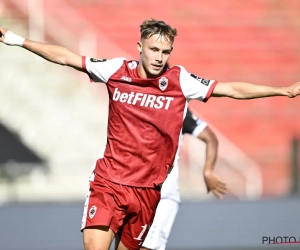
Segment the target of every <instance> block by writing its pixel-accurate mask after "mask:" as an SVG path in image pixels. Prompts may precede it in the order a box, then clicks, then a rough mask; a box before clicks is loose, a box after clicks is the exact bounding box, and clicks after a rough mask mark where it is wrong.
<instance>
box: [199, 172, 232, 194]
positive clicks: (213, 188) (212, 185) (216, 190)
mask: <svg viewBox="0 0 300 250" xmlns="http://www.w3.org/2000/svg"><path fill="white" fill-rule="evenodd" d="M203 177H204V181H205V185H206V188H207V192H208V193H209V192H212V193H213V194H214V195H215V196H216V197H217V198H219V199H222V198H223V195H224V194H225V193H226V192H227V188H226V184H225V183H223V182H221V181H219V179H218V178H217V177H216V176H215V175H214V174H213V172H212V171H204V173H203Z"/></svg>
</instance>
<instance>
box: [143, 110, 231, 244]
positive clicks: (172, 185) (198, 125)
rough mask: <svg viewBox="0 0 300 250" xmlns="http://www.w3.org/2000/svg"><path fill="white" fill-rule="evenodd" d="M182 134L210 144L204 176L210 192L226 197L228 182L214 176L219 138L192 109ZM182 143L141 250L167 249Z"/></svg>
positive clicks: (175, 209) (177, 195) (175, 207)
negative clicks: (225, 182) (226, 183)
mask: <svg viewBox="0 0 300 250" xmlns="http://www.w3.org/2000/svg"><path fill="white" fill-rule="evenodd" d="M182 134H183V135H184V134H190V135H192V136H194V137H196V138H198V139H200V140H202V141H203V142H205V143H206V159H205V165H204V169H203V177H204V180H205V184H206V188H207V191H208V192H210V191H211V192H212V193H213V194H214V195H215V196H216V197H218V198H222V196H223V195H224V194H225V192H226V185H225V184H224V183H223V182H221V181H219V180H218V178H217V177H216V176H215V175H214V173H213V169H214V165H215V162H216V159H217V152H218V139H217V137H216V135H215V133H214V132H213V131H212V130H211V129H210V128H209V126H208V125H207V123H206V122H204V121H202V120H200V119H199V118H197V117H196V116H195V115H194V114H192V113H191V111H190V110H189V109H188V110H187V113H186V117H185V119H184V123H183V127H182ZM179 155H180V145H179V148H178V151H177V154H176V157H175V162H174V166H173V169H172V171H171V172H170V173H169V174H168V177H167V179H166V180H165V182H164V183H163V185H162V189H161V199H160V202H159V204H158V206H157V209H156V213H155V217H154V221H153V223H152V225H151V227H150V230H149V232H148V234H147V236H146V239H145V241H144V242H143V244H142V248H141V249H144V250H146V249H149V250H164V249H166V244H167V241H168V238H169V235H170V232H171V229H172V226H173V223H174V221H175V218H176V215H177V212H178V209H179V203H180V193H179V167H178V161H179Z"/></svg>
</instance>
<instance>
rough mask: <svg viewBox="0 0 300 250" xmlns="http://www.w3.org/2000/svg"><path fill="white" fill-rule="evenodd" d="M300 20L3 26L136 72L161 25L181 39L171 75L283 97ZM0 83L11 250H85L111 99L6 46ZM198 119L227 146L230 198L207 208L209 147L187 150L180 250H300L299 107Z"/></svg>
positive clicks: (4, 237) (7, 17)
mask: <svg viewBox="0 0 300 250" xmlns="http://www.w3.org/2000/svg"><path fill="white" fill-rule="evenodd" d="M299 16H300V1H299V0H289V1H282V0H245V1H241V0H227V1H221V0H210V1H208V0H202V1H200V0H189V1H179V0H165V1H157V0H153V1H138V0H127V1H120V0H110V1H103V0H85V1H80V0H1V2H0V25H1V26H3V27H7V28H9V29H11V30H12V31H14V32H15V33H17V34H20V35H22V36H24V37H26V38H29V39H32V40H38V41H42V42H47V43H53V44H60V45H63V46H66V47H68V48H69V49H71V50H73V51H74V52H76V53H79V54H81V55H86V56H90V57H96V58H108V59H109V58H113V57H120V56H124V57H126V58H127V59H138V52H137V50H136V42H137V41H138V40H139V36H140V33H139V25H140V24H141V23H142V22H143V21H144V20H145V19H148V18H155V19H160V20H164V21H166V22H167V23H169V24H170V25H171V26H173V27H176V28H177V30H178V34H179V35H178V37H177V38H176V41H175V44H174V51H173V52H172V56H171V60H170V64H171V65H177V64H180V65H183V66H184V67H185V68H186V69H187V70H188V71H189V72H192V73H194V74H196V75H198V76H200V77H203V78H210V79H216V80H218V81H245V82H252V83H257V84H266V85H272V86H284V85H290V84H292V83H295V82H297V81H299V75H300V66H299V65H300V46H299V44H300V19H299ZM0 76H1V80H0V225H1V228H0V249H1V250H2V249H3V250H27V249H28V250H29V249H31V250H34V249H39V250H42V249H47V250H68V249H74V250H77V249H83V247H82V243H81V235H80V234H81V233H80V232H79V227H80V221H81V214H82V211H83V203H84V200H85V197H86V194H87V191H88V178H89V175H90V174H91V166H92V165H93V164H94V162H95V160H96V159H97V155H98V153H99V152H100V151H101V150H102V148H103V147H104V146H105V142H106V125H107V113H108V112H107V111H108V110H107V104H108V103H107V101H108V99H107V91H106V88H105V86H104V84H96V83H90V82H89V79H88V76H87V75H85V74H83V73H78V72H76V71H74V70H72V69H69V68H66V67H61V66H59V65H54V64H51V63H49V62H47V61H45V60H43V59H41V58H39V57H37V56H35V55H34V54H31V53H29V52H28V51H26V50H24V49H21V48H17V47H9V46H5V45H3V44H0ZM189 107H190V109H191V110H192V111H193V112H194V113H195V114H196V115H197V116H199V117H200V118H201V119H203V120H205V121H206V122H207V123H208V124H209V126H211V127H212V128H213V129H214V131H215V133H216V134H217V136H218V139H219V158H218V161H217V164H216V171H217V173H218V175H219V176H220V178H222V179H223V181H224V182H226V183H227V185H228V189H229V193H228V195H227V196H226V197H225V199H224V200H222V201H216V200H215V198H214V197H213V196H212V195H207V193H206V190H205V186H204V182H203V178H202V167H203V163H204V160H205V158H204V157H205V145H204V144H203V143H201V142H199V141H198V140H197V139H195V138H192V137H190V136H185V137H184V143H183V148H182V152H181V159H180V187H181V195H182V200H183V202H182V205H181V210H180V212H179V215H178V218H177V220H176V222H175V225H174V229H173V231H172V233H171V237H170V242H169V249H182V250H184V249H186V250H188V249H261V248H263V245H262V237H263V236H270V237H274V236H295V237H296V236H297V237H298V239H299V242H300V218H299V215H298V213H299V208H300V196H299V177H300V171H299V168H300V166H299V165H300V164H299V160H300V157H299V153H300V150H299V138H300V118H299V115H300V98H295V99H289V98H287V97H275V98H267V99H257V100H248V101H236V100H231V99H226V98H222V99H218V98H212V99H210V100H209V101H208V102H207V103H206V104H203V103H200V102H195V101H192V102H190V104H189ZM280 247H284V246H280ZM293 247H295V249H300V245H299V244H298V246H294V244H293V245H289V246H288V247H287V249H291V248H293ZM268 249H271V247H270V246H268ZM272 249H273V248H272ZM274 249H275V248H274ZM276 249H279V248H278V247H276ZM280 249H281V248H280Z"/></svg>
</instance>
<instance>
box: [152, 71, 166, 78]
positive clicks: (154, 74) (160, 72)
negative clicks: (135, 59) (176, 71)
mask: <svg viewBox="0 0 300 250" xmlns="http://www.w3.org/2000/svg"><path fill="white" fill-rule="evenodd" d="M162 72H163V70H159V71H156V70H149V74H150V75H151V76H153V77H158V76H160V75H161V74H162Z"/></svg>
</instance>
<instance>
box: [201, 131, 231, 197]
mask: <svg viewBox="0 0 300 250" xmlns="http://www.w3.org/2000/svg"><path fill="white" fill-rule="evenodd" d="M197 138H198V139H200V140H202V141H203V142H205V144H206V158H205V165H204V169H203V177H204V181H205V184H206V188H207V192H212V193H213V194H214V195H215V196H216V197H218V198H219V199H221V198H222V197H223V195H224V194H225V193H226V191H227V189H226V185H225V184H224V183H223V182H221V181H220V180H219V179H218V178H217V177H216V176H215V174H214V171H213V170H214V166H215V163H216V160H217V156H218V139H217V136H216V135H215V133H214V132H213V131H212V130H211V128H210V127H209V126H206V128H205V129H204V130H203V131H202V132H201V133H200V134H199V135H198V136H197Z"/></svg>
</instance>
